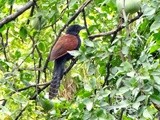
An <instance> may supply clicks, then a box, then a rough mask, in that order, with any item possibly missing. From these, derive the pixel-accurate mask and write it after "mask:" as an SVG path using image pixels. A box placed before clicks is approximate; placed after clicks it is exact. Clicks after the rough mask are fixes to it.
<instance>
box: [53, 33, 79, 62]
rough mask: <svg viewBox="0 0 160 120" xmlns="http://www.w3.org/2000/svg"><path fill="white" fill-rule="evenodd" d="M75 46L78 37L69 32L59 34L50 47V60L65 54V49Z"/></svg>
mask: <svg viewBox="0 0 160 120" xmlns="http://www.w3.org/2000/svg"><path fill="white" fill-rule="evenodd" d="M77 46H78V38H77V37H76V36H74V35H70V34H65V35H63V36H61V37H60V38H59V39H58V41H57V42H56V44H55V45H54V46H53V48H52V51H51V54H50V60H55V59H57V58H59V57H61V56H63V55H65V54H67V51H71V50H74V49H76V48H77Z"/></svg>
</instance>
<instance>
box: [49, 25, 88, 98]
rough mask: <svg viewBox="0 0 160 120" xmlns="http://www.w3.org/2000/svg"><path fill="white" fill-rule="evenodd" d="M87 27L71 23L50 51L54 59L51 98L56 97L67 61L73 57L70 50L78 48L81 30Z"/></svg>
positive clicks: (51, 58)
mask: <svg viewBox="0 0 160 120" xmlns="http://www.w3.org/2000/svg"><path fill="white" fill-rule="evenodd" d="M82 29H85V27H84V26H80V25H78V24H74V25H70V26H69V27H68V28H67V29H66V33H65V34H64V35H62V36H60V37H59V39H58V40H57V41H56V43H55V44H54V46H53V47H52V50H51V53H50V61H54V69H53V77H52V81H51V83H50V88H49V99H52V98H54V97H56V95H57V94H58V89H59V86H60V81H61V79H62V78H63V75H64V67H65V63H66V62H67V61H69V60H71V59H72V58H73V56H72V55H71V54H69V53H68V51H72V50H78V49H79V48H80V45H81V39H80V37H79V32H80V31H81V30H82Z"/></svg>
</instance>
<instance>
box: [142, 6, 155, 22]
mask: <svg viewBox="0 0 160 120" xmlns="http://www.w3.org/2000/svg"><path fill="white" fill-rule="evenodd" d="M142 11H143V16H147V17H149V18H150V19H151V18H152V17H153V15H154V13H155V12H156V9H155V8H153V7H149V6H147V5H144V6H143V7H142Z"/></svg>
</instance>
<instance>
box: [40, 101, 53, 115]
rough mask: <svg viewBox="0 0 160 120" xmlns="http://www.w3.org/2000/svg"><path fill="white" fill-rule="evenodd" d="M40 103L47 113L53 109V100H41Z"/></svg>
mask: <svg viewBox="0 0 160 120" xmlns="http://www.w3.org/2000/svg"><path fill="white" fill-rule="evenodd" d="M39 102H40V104H41V106H42V107H43V109H44V111H45V112H47V111H49V110H51V109H52V108H53V102H52V101H51V100H48V99H45V98H39Z"/></svg>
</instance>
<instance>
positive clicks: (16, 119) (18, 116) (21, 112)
mask: <svg viewBox="0 0 160 120" xmlns="http://www.w3.org/2000/svg"><path fill="white" fill-rule="evenodd" d="M26 108H27V106H25V107H24V108H23V109H22V110H21V111H20V113H19V114H18V115H17V117H16V118H15V120H18V119H19V118H20V117H21V116H22V114H23V112H24V111H25V110H26Z"/></svg>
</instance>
